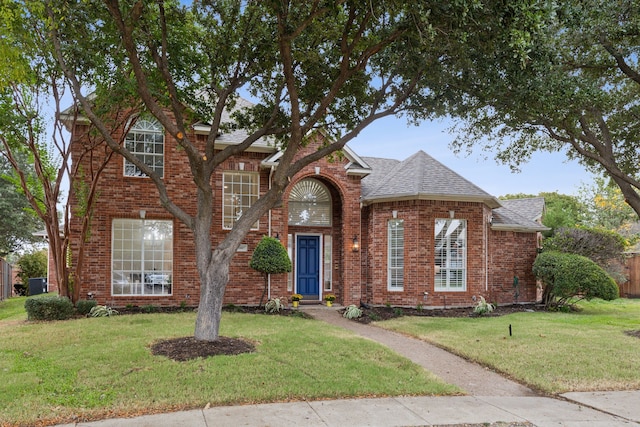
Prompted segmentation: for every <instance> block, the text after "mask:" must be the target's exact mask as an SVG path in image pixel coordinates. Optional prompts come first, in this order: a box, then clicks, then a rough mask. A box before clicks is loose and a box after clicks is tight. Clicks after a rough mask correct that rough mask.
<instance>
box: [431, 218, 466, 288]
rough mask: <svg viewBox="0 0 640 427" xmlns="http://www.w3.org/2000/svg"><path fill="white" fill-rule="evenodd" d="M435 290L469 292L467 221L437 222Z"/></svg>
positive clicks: (440, 219)
mask: <svg viewBox="0 0 640 427" xmlns="http://www.w3.org/2000/svg"><path fill="white" fill-rule="evenodd" d="M434 231H435V233H434V234H435V267H436V276H435V290H436V291H466V290H467V221H466V220H464V219H444V218H438V219H436V222H435V230H434Z"/></svg>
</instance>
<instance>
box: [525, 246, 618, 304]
mask: <svg viewBox="0 0 640 427" xmlns="http://www.w3.org/2000/svg"><path fill="white" fill-rule="evenodd" d="M533 273H534V274H535V275H536V277H537V278H539V279H540V280H542V282H543V283H544V286H545V289H544V302H545V304H546V305H547V306H548V307H550V306H555V307H561V306H564V305H567V304H570V303H571V302H572V301H577V300H580V299H586V300H590V299H593V298H601V299H604V300H607V301H609V300H613V299H616V298H618V296H619V290H618V285H616V282H614V281H613V279H612V278H611V277H610V276H609V275H608V274H607V273H606V272H605V271H604V270H603V269H602V268H600V267H599V266H598V265H597V264H596V263H595V262H593V261H591V260H590V259H588V258H586V257H583V256H580V255H574V254H567V253H561V252H554V251H548V252H543V253H541V254H540V255H538V256H537V257H536V260H535V262H534V264H533Z"/></svg>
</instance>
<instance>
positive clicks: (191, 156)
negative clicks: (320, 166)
mask: <svg viewBox="0 0 640 427" xmlns="http://www.w3.org/2000/svg"><path fill="white" fill-rule="evenodd" d="M496 4H497V5H499V4H500V3H496ZM44 5H45V13H46V15H47V16H46V19H34V22H33V24H32V25H34V26H35V27H36V28H42V32H43V33H48V34H50V35H51V40H50V44H51V46H52V47H53V49H54V50H55V53H56V58H57V60H58V63H59V65H60V69H61V70H62V71H63V72H64V74H65V77H66V78H67V79H68V81H69V82H70V83H71V86H72V88H73V92H74V95H75V97H76V98H77V100H78V105H79V107H80V108H81V110H82V114H83V115H84V116H85V117H86V118H87V119H88V120H89V121H90V122H91V123H92V125H93V127H94V129H95V132H98V133H99V134H100V135H101V136H102V137H103V138H104V140H105V143H106V144H107V145H108V146H109V147H110V148H111V150H113V151H115V152H117V153H119V154H121V155H122V156H124V157H125V158H127V160H128V161H130V162H131V163H133V164H134V165H135V166H136V167H138V168H139V169H140V170H141V171H142V172H144V173H145V174H146V175H147V176H148V177H149V178H150V179H151V180H152V181H153V182H154V183H155V185H156V187H157V189H158V192H159V195H160V202H161V204H162V206H163V207H164V208H165V209H166V210H167V211H168V212H170V213H171V214H172V215H173V216H174V217H175V218H177V219H178V220H179V221H181V222H182V223H184V224H185V225H186V226H187V227H188V228H189V229H190V230H191V231H192V232H193V235H194V236H195V255H196V265H197V270H198V274H199V277H200V307H199V309H198V315H197V319H196V327H195V334H194V335H195V337H196V338H197V339H201V340H210V341H212V340H216V339H217V338H218V331H219V324H220V315H221V309H222V300H223V295H224V291H225V288H226V285H227V282H228V276H229V265H230V262H231V259H232V257H233V256H234V254H235V252H236V249H237V248H238V246H239V245H240V243H241V242H242V239H243V238H244V236H245V235H246V234H247V233H248V231H249V230H250V228H251V226H252V224H254V223H255V222H256V221H257V220H258V219H259V218H260V217H261V216H262V215H264V214H265V213H266V212H267V211H268V210H269V209H270V208H271V207H273V206H274V205H275V204H276V203H278V202H279V200H280V199H281V198H282V195H283V192H284V189H285V187H286V186H287V184H288V182H289V177H291V176H293V175H295V174H296V173H297V172H299V171H300V170H302V168H303V167H305V166H306V165H308V164H310V163H312V162H314V161H317V160H319V159H321V158H323V157H326V156H328V155H330V154H331V153H334V152H336V151H338V150H340V149H341V148H343V147H344V145H345V144H346V143H347V142H348V141H349V140H351V139H352V138H353V137H355V136H356V135H357V134H358V133H359V132H360V131H361V130H362V129H364V128H365V127H366V126H367V125H369V124H370V123H372V122H373V121H375V120H377V119H379V118H381V117H385V116H389V115H400V114H407V115H408V116H409V117H410V118H411V119H415V120H419V119H423V118H426V117H431V116H433V115H435V114H437V113H443V112H444V111H445V110H446V109H447V107H448V103H449V101H452V100H451V99H450V98H449V92H448V91H447V90H446V87H443V86H442V78H441V77H442V72H443V69H444V68H445V67H447V66H448V61H449V60H450V59H451V58H455V57H457V56H459V55H460V54H461V50H462V49H463V47H464V46H465V43H466V42H467V41H468V40H469V39H470V38H475V37H474V35H472V34H469V30H468V28H469V25H470V24H471V23H472V24H473V26H474V27H480V28H484V25H483V22H481V21H487V20H491V22H494V21H495V24H494V25H492V26H493V27H494V28H497V27H499V28H500V29H501V30H504V31H505V33H506V34H510V33H511V34H518V35H519V34H520V33H519V32H517V31H511V30H512V26H513V25H518V22H516V21H513V20H511V19H510V18H509V14H510V11H508V10H502V9H500V8H499V7H498V6H496V8H494V9H492V10H490V11H487V10H485V9H484V7H483V6H482V5H481V4H478V3H477V2H473V1H469V2H467V1H464V0H463V1H460V2H455V3H449V2H440V1H433V2H431V1H428V2H417V3H413V2H406V1H400V0H388V1H385V2H371V1H353V2H342V1H335V2H331V1H328V2H324V1H294V0H289V1H286V0H285V1H239V0H236V1H232V0H227V1H203V2H201V1H198V2H193V4H192V5H190V6H189V7H187V6H183V5H180V4H178V3H177V2H175V1H159V2H153V3H150V2H141V1H137V2H126V1H118V0H106V1H104V2H102V1H97V0H89V1H82V2H80V1H69V2H65V3H63V4H59V2H45V3H44ZM30 13H31V14H32V15H30V16H34V17H36V18H41V17H38V11H37V10H31V11H30ZM515 54H516V55H519V54H520V50H519V49H516V51H515ZM85 88H92V89H93V91H94V93H95V94H96V97H95V98H93V99H89V98H87V97H86V96H85V94H84V92H83V89H85ZM241 91H242V93H248V94H250V95H251V96H252V97H253V98H254V99H256V100H257V101H258V105H257V106H255V107H254V108H251V109H245V110H242V111H236V113H235V114H234V119H235V121H236V122H237V124H238V126H240V127H241V128H244V129H245V130H247V132H248V136H247V138H246V139H245V140H244V141H243V142H241V143H239V144H237V145H233V146H229V147H226V148H225V149H223V150H221V151H216V150H215V149H214V141H215V138H216V136H217V135H218V134H219V133H220V132H221V131H224V130H225V128H226V126H228V125H229V124H226V123H223V121H222V113H223V111H224V110H225V109H226V110H227V111H233V109H234V106H235V105H236V100H237V97H238V94H239V93H241ZM136 99H138V100H141V102H142V103H143V105H144V108H145V110H146V111H147V112H148V113H150V114H152V115H153V116H154V117H156V118H157V119H158V121H159V122H160V123H161V124H162V126H163V127H164V129H165V131H166V133H167V134H168V135H170V136H171V138H170V140H174V141H175V143H176V144H177V145H178V146H179V147H180V149H181V150H182V153H183V154H184V162H185V163H188V164H189V166H190V169H191V172H192V175H193V189H194V191H195V193H196V194H197V212H196V213H195V214H190V213H189V212H188V210H186V209H185V207H184V206H180V205H179V204H178V203H176V202H175V201H174V200H172V199H171V197H170V196H169V193H168V192H167V188H166V186H165V183H164V181H163V180H162V179H161V177H160V176H159V175H158V174H157V173H155V172H154V171H153V170H152V169H151V168H149V167H148V166H147V165H146V164H144V163H143V162H141V161H140V160H139V159H138V158H137V157H135V156H133V155H132V154H131V153H130V152H129V151H128V150H127V149H126V147H123V146H122V144H121V143H120V141H116V140H113V138H112V131H113V128H112V127H110V125H109V124H107V123H105V117H108V116H105V115H103V114H101V111H100V110H99V109H96V108H95V104H94V103H93V102H92V101H94V100H99V101H100V100H102V101H111V102H113V103H121V102H122V101H123V100H127V101H129V102H131V100H136ZM198 120H201V121H204V122H206V123H208V124H210V132H209V136H208V138H207V140H206V141H203V142H202V143H201V144H200V143H198V144H197V143H196V141H193V140H192V139H191V138H190V136H189V132H187V129H189V128H190V125H191V124H193V123H195V122H196V121H198ZM317 129H323V130H324V131H325V132H326V134H327V135H330V137H329V138H326V139H324V140H323V141H322V146H321V147H320V148H319V149H318V150H317V151H314V152H312V153H309V154H307V155H304V156H303V155H301V154H300V152H301V150H302V149H303V148H304V147H305V146H306V145H307V144H308V143H309V141H310V139H309V137H308V136H309V135H310V134H313V131H314V130H317ZM259 138H269V139H270V140H271V141H272V143H273V144H274V145H275V146H277V147H278V148H279V149H280V150H281V151H282V156H281V157H280V159H279V164H278V167H277V169H276V170H275V172H274V174H273V177H272V181H271V186H270V189H269V190H268V191H267V192H266V193H265V194H262V195H261V197H260V198H259V199H258V200H257V202H256V203H255V204H254V205H253V206H252V207H251V208H250V209H248V210H247V211H246V212H243V215H242V216H241V217H240V218H239V219H238V221H237V222H236V223H235V225H234V227H233V229H232V230H231V232H230V233H228V234H227V237H226V238H225V239H224V240H223V241H220V242H217V244H216V246H215V248H214V247H213V246H212V242H211V238H210V236H211V229H212V228H211V227H212V216H211V212H212V210H213V206H214V204H213V203H214V197H215V192H214V191H213V188H212V184H211V182H212V179H211V177H212V175H213V173H214V171H215V170H216V169H217V168H219V167H220V165H221V164H222V163H223V162H224V161H226V160H227V159H228V158H230V157H232V156H234V155H236V154H238V153H241V152H242V151H244V150H246V149H247V148H248V147H250V146H251V144H253V143H254V142H255V141H257V140H258V139H259ZM190 207H191V206H190Z"/></svg>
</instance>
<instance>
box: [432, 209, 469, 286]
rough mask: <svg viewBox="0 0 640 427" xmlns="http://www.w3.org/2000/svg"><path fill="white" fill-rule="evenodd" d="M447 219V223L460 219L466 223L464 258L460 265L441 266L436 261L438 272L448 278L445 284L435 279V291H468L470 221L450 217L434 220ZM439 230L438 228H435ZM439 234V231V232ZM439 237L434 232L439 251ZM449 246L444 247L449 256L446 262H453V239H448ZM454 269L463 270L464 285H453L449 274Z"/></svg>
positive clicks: (435, 248)
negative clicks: (451, 255)
mask: <svg viewBox="0 0 640 427" xmlns="http://www.w3.org/2000/svg"><path fill="white" fill-rule="evenodd" d="M439 220H441V221H446V224H449V223H450V222H451V221H460V222H462V223H464V244H463V252H462V260H461V261H457V262H460V263H461V265H460V266H458V267H455V268H454V267H451V266H449V267H448V268H447V267H445V268H442V267H441V266H437V265H435V261H434V266H435V268H436V269H438V271H437V272H436V275H437V274H445V275H446V276H445V277H446V279H445V284H444V285H442V284H438V282H437V281H436V280H435V279H434V291H435V292H466V291H467V269H468V262H469V260H468V258H469V254H468V234H467V233H468V225H469V223H468V221H467V220H466V219H450V218H436V220H435V221H434V225H435V223H436V222H437V221H439ZM434 231H437V230H434ZM438 234H439V233H438ZM436 238H437V234H436V233H435V232H434V251H437V245H438V241H437V240H436ZM446 245H447V247H446V248H445V249H444V250H445V251H446V253H447V257H446V260H445V262H447V263H450V262H451V258H450V254H451V251H452V250H453V249H452V248H451V240H450V239H447V242H446ZM453 270H457V271H461V272H462V286H461V287H451V283H450V281H451V279H450V276H449V273H450V272H451V271H453Z"/></svg>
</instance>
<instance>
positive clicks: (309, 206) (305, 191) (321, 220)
mask: <svg viewBox="0 0 640 427" xmlns="http://www.w3.org/2000/svg"><path fill="white" fill-rule="evenodd" d="M289 225H306V226H319V227H329V226H331V194H329V190H327V187H326V186H325V185H324V184H323V183H321V182H320V181H318V180H316V179H311V178H309V179H303V180H302V181H300V182H298V183H297V184H296V185H295V186H294V187H293V189H291V194H290V195H289Z"/></svg>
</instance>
